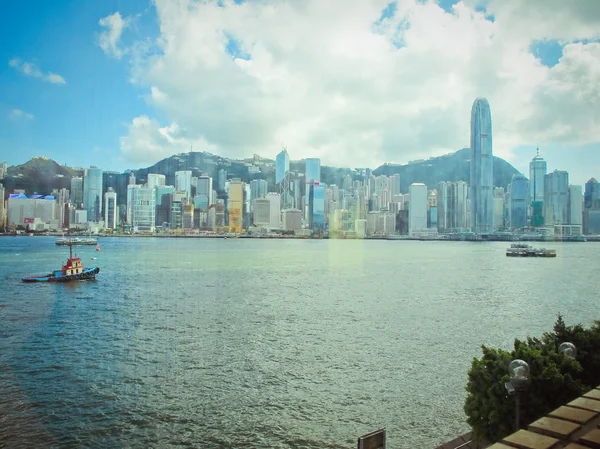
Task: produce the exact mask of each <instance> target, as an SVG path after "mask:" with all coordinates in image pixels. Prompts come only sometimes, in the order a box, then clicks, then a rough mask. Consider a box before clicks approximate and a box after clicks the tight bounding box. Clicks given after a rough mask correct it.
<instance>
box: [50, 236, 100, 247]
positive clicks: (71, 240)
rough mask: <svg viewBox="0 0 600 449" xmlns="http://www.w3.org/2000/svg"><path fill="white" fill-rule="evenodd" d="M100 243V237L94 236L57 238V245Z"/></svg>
mask: <svg viewBox="0 0 600 449" xmlns="http://www.w3.org/2000/svg"><path fill="white" fill-rule="evenodd" d="M97 244H98V239H95V238H93V237H83V238H79V237H61V238H59V239H56V245H57V246H70V245H73V246H78V245H79V246H81V245H97Z"/></svg>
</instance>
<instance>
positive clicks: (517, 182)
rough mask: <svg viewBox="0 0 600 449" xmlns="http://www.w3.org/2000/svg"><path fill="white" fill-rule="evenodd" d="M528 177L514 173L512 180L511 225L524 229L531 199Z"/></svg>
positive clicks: (514, 227) (513, 227)
mask: <svg viewBox="0 0 600 449" xmlns="http://www.w3.org/2000/svg"><path fill="white" fill-rule="evenodd" d="M528 190H529V189H528V181H527V178H526V177H525V176H523V175H521V174H514V175H513V177H512V180H511V181H510V227H511V228H512V229H522V228H524V227H526V226H527V202H528V199H529V191H528Z"/></svg>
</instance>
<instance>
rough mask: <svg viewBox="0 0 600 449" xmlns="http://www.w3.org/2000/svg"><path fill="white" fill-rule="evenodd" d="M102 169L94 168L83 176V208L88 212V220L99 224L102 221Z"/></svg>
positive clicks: (87, 170)
mask: <svg viewBox="0 0 600 449" xmlns="http://www.w3.org/2000/svg"><path fill="white" fill-rule="evenodd" d="M102 187H103V186H102V169H100V168H98V167H95V166H92V167H90V168H87V169H85V171H84V175H83V208H84V209H85V210H87V213H88V216H87V218H88V220H89V221H92V222H98V221H100V220H101V219H102V215H101V214H100V213H101V211H102V192H103V190H102Z"/></svg>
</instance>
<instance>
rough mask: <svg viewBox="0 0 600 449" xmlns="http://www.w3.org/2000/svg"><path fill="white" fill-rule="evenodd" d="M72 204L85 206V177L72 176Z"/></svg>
mask: <svg viewBox="0 0 600 449" xmlns="http://www.w3.org/2000/svg"><path fill="white" fill-rule="evenodd" d="M71 204H72V205H73V206H75V208H77V209H80V208H81V207H83V178H80V177H73V178H71Z"/></svg>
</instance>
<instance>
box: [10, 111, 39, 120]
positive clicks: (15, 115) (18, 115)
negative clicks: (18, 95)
mask: <svg viewBox="0 0 600 449" xmlns="http://www.w3.org/2000/svg"><path fill="white" fill-rule="evenodd" d="M9 117H10V118H11V119H13V120H20V119H24V120H33V118H34V115H33V114H30V113H28V112H25V111H23V110H21V109H13V110H12V111H10V114H9Z"/></svg>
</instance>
